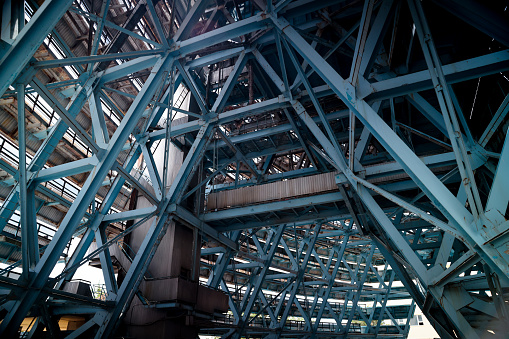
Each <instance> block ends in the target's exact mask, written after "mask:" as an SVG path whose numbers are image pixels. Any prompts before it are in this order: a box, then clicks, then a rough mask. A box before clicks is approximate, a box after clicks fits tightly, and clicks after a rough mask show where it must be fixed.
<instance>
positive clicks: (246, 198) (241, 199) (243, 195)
mask: <svg viewBox="0 0 509 339" xmlns="http://www.w3.org/2000/svg"><path fill="white" fill-rule="evenodd" d="M336 174H337V172H330V173H324V174H318V175H312V176H307V177H302V178H296V179H290V180H285V181H278V182H273V183H270V184H265V185H258V186H251V187H243V188H239V189H235V190H227V191H221V192H216V193H211V194H209V196H208V199H207V209H208V210H214V209H222V208H227V207H233V206H246V205H250V204H256V203H261V202H267V201H277V200H283V199H287V198H291V197H299V196H305V195H311V194H316V193H323V192H328V191H334V190H336V189H337V186H336V181H335V176H336Z"/></svg>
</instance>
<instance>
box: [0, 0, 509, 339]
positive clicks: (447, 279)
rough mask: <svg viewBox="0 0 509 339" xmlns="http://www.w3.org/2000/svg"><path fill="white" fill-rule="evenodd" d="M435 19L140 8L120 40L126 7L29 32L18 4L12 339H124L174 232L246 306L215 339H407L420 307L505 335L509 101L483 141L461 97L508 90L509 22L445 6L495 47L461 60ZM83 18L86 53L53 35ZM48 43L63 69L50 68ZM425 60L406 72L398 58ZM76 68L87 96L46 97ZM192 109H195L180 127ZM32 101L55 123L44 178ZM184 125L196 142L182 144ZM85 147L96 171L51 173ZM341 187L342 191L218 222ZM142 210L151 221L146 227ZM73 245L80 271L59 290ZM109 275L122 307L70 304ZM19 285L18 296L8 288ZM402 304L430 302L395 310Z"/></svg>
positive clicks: (9, 53) (445, 332) (371, 8)
mask: <svg viewBox="0 0 509 339" xmlns="http://www.w3.org/2000/svg"><path fill="white" fill-rule="evenodd" d="M434 2H435V1H425V2H421V1H417V0H407V1H404V0H400V1H398V0H383V1H377V2H376V1H372V0H366V1H364V2H363V3H357V2H353V3H351V2H349V1H316V0H315V1H308V0H303V1H288V0H281V1H277V2H275V3H273V2H271V1H268V2H266V1H265V0H256V1H231V2H230V1H226V2H224V3H214V2H211V1H207V0H197V1H195V2H191V3H190V4H189V5H187V4H186V3H185V2H180V1H175V3H172V2H171V1H157V0H154V1H152V0H147V1H144V0H142V1H139V2H137V3H136V5H133V7H132V8H129V9H130V11H129V15H128V16H125V23H123V24H119V22H118V21H115V22H117V23H115V22H114V21H112V20H110V19H109V17H108V16H107V14H108V13H110V16H111V14H112V13H114V12H113V11H114V8H115V9H116V8H119V6H120V7H121V6H127V5H126V4H124V5H122V4H121V3H120V2H118V3H117V1H114V0H104V1H102V2H101V1H99V3H100V6H99V7H97V4H96V6H95V7H94V5H93V4H94V2H93V1H92V2H89V1H69V0H46V1H45V2H44V3H43V4H42V6H41V7H40V8H38V9H37V10H35V9H36V5H35V4H32V3H31V2H27V6H29V7H30V8H32V9H33V10H34V14H33V15H32V16H31V19H30V20H29V21H28V23H27V24H26V25H25V23H24V20H23V19H22V18H24V16H23V15H22V14H20V13H25V10H26V9H25V8H24V6H19V5H16V4H17V2H14V1H5V2H4V5H3V6H4V8H3V9H4V10H3V13H5V14H3V19H2V32H1V33H2V45H0V58H1V59H0V68H1V70H2V71H1V72H0V96H1V98H2V100H10V98H13V99H15V105H17V112H18V113H17V119H18V131H17V144H16V145H14V146H15V147H16V148H17V149H18V151H19V154H18V155H19V163H17V164H15V165H12V164H9V163H8V162H6V161H4V162H2V163H1V164H0V167H1V168H2V170H3V171H5V172H7V173H8V174H10V175H11V177H10V178H9V179H7V180H4V181H3V185H4V186H5V187H8V188H9V190H10V193H8V194H7V195H6V197H5V200H4V202H3V204H2V206H1V208H0V231H2V230H3V232H4V233H5V232H7V230H8V229H9V227H12V226H11V224H12V222H13V220H14V219H13V218H15V217H16V216H17V214H16V213H17V212H16V211H17V210H18V209H19V211H20V213H19V215H20V220H19V229H20V230H21V232H20V237H19V242H20V246H19V249H20V252H21V260H19V261H17V262H16V263H13V264H12V265H11V266H9V267H8V268H6V269H3V270H2V271H1V272H2V273H1V275H0V285H1V286H2V287H1V290H0V291H1V293H2V299H1V305H0V310H1V313H0V314H1V316H2V317H3V320H2V322H1V324H0V334H1V335H2V336H5V337H13V336H15V335H16V334H17V332H18V329H19V326H20V324H21V323H22V321H23V320H24V319H25V318H27V317H32V318H33V319H34V323H33V326H32V327H31V329H30V331H29V332H28V333H27V336H28V337H31V336H37V335H41V333H42V331H43V330H44V329H46V330H47V331H48V332H49V333H50V335H51V336H54V337H58V336H60V334H59V332H60V330H59V326H58V319H59V318H60V317H61V316H62V315H70V314H75V315H76V314H79V315H84V316H85V317H86V319H87V321H86V322H85V323H84V324H83V325H81V327H79V328H78V329H76V330H74V331H73V332H69V333H67V332H66V333H65V334H66V335H67V337H69V338H74V337H78V336H80V335H88V336H95V337H96V338H102V337H103V338H107V337H111V336H112V335H114V333H115V331H116V330H117V328H118V327H119V325H120V324H121V322H122V319H123V316H124V315H125V313H126V311H127V310H128V308H129V305H130V302H131V300H132V299H133V298H134V297H135V296H136V297H140V298H142V296H140V295H139V293H138V288H139V285H140V283H141V281H142V280H143V279H145V275H146V274H148V273H147V267H148V265H149V263H150V261H151V259H152V258H153V256H154V255H155V253H156V250H157V248H158V245H159V243H160V241H161V239H162V237H163V236H164V235H165V233H166V230H167V228H168V226H169V224H170V222H172V221H178V222H180V223H183V224H185V225H187V226H189V227H191V228H194V229H197V230H198V231H199V232H200V233H201V234H202V236H203V237H204V239H205V245H204V247H203V248H202V250H201V271H200V276H201V277H202V278H203V279H207V286H210V287H211V288H215V289H220V290H222V291H223V292H225V293H226V294H227V295H228V298H229V306H230V312H229V313H228V315H227V317H226V318H225V317H220V318H217V317H216V318H214V319H213V320H212V321H210V322H209V323H207V326H204V327H203V328H201V330H200V331H201V332H202V333H212V334H215V335H222V336H223V337H225V338H227V337H228V338H241V337H244V336H250V337H264V338H278V337H297V336H299V337H336V336H338V337H351V336H356V335H359V336H363V337H368V336H373V337H375V336H377V335H381V334H382V333H387V334H389V335H391V336H392V337H406V336H407V335H408V331H409V320H410V318H411V317H412V316H413V312H414V307H415V305H417V306H418V307H420V308H421V309H422V311H423V312H424V314H426V316H427V317H428V319H429V320H430V321H431V323H432V324H433V326H434V327H435V329H436V331H437V332H438V333H439V335H440V336H441V337H443V338H481V337H485V336H487V335H492V334H493V335H499V336H500V335H502V336H503V335H504V333H507V332H508V327H507V326H508V323H509V322H508V320H509V308H508V307H509V306H508V305H507V302H508V300H509V299H508V290H507V289H508V288H509V251H508V249H509V238H508V235H509V221H507V218H508V214H507V213H508V202H509V182H508V179H507V176H506V175H505V174H506V173H507V171H508V168H507V167H508V163H509V146H507V143H508V141H507V140H509V139H507V138H505V135H504V133H506V131H507V129H506V125H507V119H506V116H507V112H508V111H509V105H508V100H509V99H508V98H509V96H507V95H506V94H505V92H504V88H502V92H503V93H504V98H503V99H502V100H499V101H497V104H496V105H497V109H496V111H495V113H494V114H493V117H489V119H487V120H489V121H486V122H484V124H483V126H482V127H483V130H484V132H483V133H482V134H481V136H480V137H479V136H477V135H475V134H474V133H473V132H471V129H472V128H473V126H472V123H471V122H469V121H467V119H466V116H468V114H467V112H464V111H465V110H466V109H467V106H466V105H465V100H464V99H463V98H462V97H461V96H460V94H461V95H462V96H464V95H465V93H466V92H465V90H464V87H461V85H462V84H469V81H470V80H471V79H481V78H483V77H486V78H487V79H489V80H490V81H493V82H495V80H494V79H495V78H494V77H495V76H499V77H501V79H502V77H503V76H504V73H503V72H505V71H507V70H508V69H509V50H507V49H506V48H507V47H508V44H507V43H508V42H507V34H504V32H509V25H508V24H507V22H508V21H507V20H505V19H504V17H503V14H501V13H502V11H503V8H500V9H499V12H497V11H496V10H495V9H494V6H488V5H487V6H484V5H481V4H479V3H477V2H475V1H466V2H457V1H455V2H454V3H455V5H454V6H452V5H448V4H444V3H442V2H440V1H436V3H437V4H438V6H442V7H444V8H443V9H441V11H442V12H443V13H442V15H444V16H450V17H451V18H452V17H457V19H455V20H457V21H458V22H460V23H461V24H459V25H463V26H461V27H467V28H468V32H474V31H475V32H477V33H476V35H475V36H474V37H473V38H472V39H474V40H475V39H478V40H479V41H483V43H484V41H485V40H486V39H487V40H490V39H491V38H489V39H488V38H486V36H482V37H479V36H481V33H479V32H482V34H485V35H487V36H490V37H493V38H494V39H495V40H496V41H495V42H493V46H494V47H493V48H492V49H491V51H488V50H486V51H484V52H483V51H481V50H480V51H477V52H476V53H470V54H468V55H469V56H468V57H467V58H465V57H464V56H463V55H459V54H458V55H459V56H458V55H452V56H451V55H449V54H447V53H446V52H444V51H443V49H441V48H439V45H438V43H436V42H437V41H440V43H443V40H440V39H441V38H442V36H441V34H440V33H437V32H435V31H434V27H433V24H434V22H433V21H432V19H431V18H435V15H436V14H434V13H433V11H432V10H436V9H437V8H439V7H438V6H437V5H435V4H432V3H434ZM96 3H97V1H96ZM90 4H92V5H90ZM131 5H132V4H131ZM168 5H169V6H168ZM115 6H117V7H115ZM423 6H424V8H423ZM168 15H170V20H168V18H167V17H168ZM9 17H12V18H18V19H17V20H10V21H9V20H6V18H9ZM20 18H21V19H20ZM61 18H62V19H61ZM69 18H81V19H80V20H82V21H83V22H87V25H88V26H87V27H89V39H88V44H87V47H88V49H87V51H86V53H85V54H78V55H75V54H74V53H73V51H72V50H71V49H70V48H69V46H68V45H67V44H66V42H65V41H64V40H65V39H64V38H63V37H61V36H60V35H59V33H58V30H57V28H56V27H55V26H56V25H57V23H58V22H59V20H61V21H62V22H64V21H65V22H69ZM486 18H489V22H486ZM73 20H74V21H76V19H73ZM7 21H8V22H9V23H8V24H7ZM430 26H431V27H430ZM398 27H399V29H400V30H404V29H407V28H408V30H411V31H412V34H411V35H410V36H406V35H405V34H407V33H408V32H405V33H404V34H403V33H398ZM410 28H411V29H410ZM398 34H401V35H398ZM48 35H51V37H52V39H54V41H56V42H54V43H55V44H57V45H58V46H60V47H59V48H60V49H61V51H62V55H63V56H62V57H57V56H55V58H50V59H49V60H38V59H36V52H37V51H38V50H39V48H40V46H41V45H42V46H48V44H49V43H48V41H47V37H48ZM404 35H405V36H404ZM403 36H404V37H403ZM398 39H400V40H401V44H400V43H399V42H398V41H399V40H398ZM444 39H445V38H444ZM483 39H484V40H483ZM45 40H46V42H45ZM128 42H129V44H131V45H130V46H137V48H131V49H127V48H126V47H125V46H127V44H128ZM474 42H477V40H475V41H474ZM407 43H408V46H406V47H405V52H404V53H403V52H402V51H401V49H402V47H401V46H398V45H403V44H407ZM407 47H408V48H407ZM83 53H84V52H83ZM398 53H399V54H398ZM403 54H404V56H403V57H402V55H403ZM398 58H399V59H398ZM111 61H115V62H114V63H113V64H112V66H109V65H110V62H111ZM108 66H109V67H108ZM403 66H404V67H403ZM64 67H67V68H66V70H67V72H70V71H69V69H71V67H73V68H72V69H74V70H75V71H76V72H77V74H78V76H77V77H76V78H75V79H70V80H65V81H64V80H63V81H61V82H53V83H51V82H49V81H46V80H44V79H45V78H44V77H42V76H41V74H46V73H44V72H45V71H46V70H53V69H59V70H63V69H64ZM506 79H507V78H506ZM479 81H480V80H479ZM118 83H124V84H127V86H130V87H129V88H130V90H128V91H123V90H122V87H120V86H117V84H118ZM478 86H479V84H478ZM504 86H505V85H504ZM502 87H503V86H502ZM131 89H132V90H131ZM183 91H184V93H186V94H184V95H187V93H188V92H189V93H190V94H189V95H191V96H192V100H191V101H192V103H193V105H194V106H195V107H193V108H189V109H188V110H187V109H183V108H181V106H180V103H181V102H182V100H183V99H182V97H180V95H182V92H183ZM69 92H71V95H69V94H68V93H69ZM31 93H35V94H36V95H37V97H38V98H41V99H42V100H44V102H45V103H46V104H47V105H48V106H49V107H51V109H52V110H53V111H54V112H55V113H56V114H58V116H59V119H58V121H56V122H54V123H48V124H47V125H48V126H47V130H45V131H44V135H43V136H42V137H41V139H43V141H42V142H41V143H40V145H39V146H38V148H37V149H36V152H35V154H33V156H31V158H30V159H28V161H27V157H26V154H28V153H29V152H28V149H27V145H28V144H29V141H30V140H32V139H33V138H34V135H35V134H33V133H32V132H30V131H28V130H27V124H26V121H27V119H28V117H27V113H28V112H29V111H30V107H29V106H30V105H32V104H30V105H29V98H31V97H29V95H31ZM122 98H123V99H124V101H125V102H127V103H128V104H127V106H126V107H124V108H122V107H120V105H119V104H118V103H119V102H120V100H121V99H122ZM12 102H13V103H14V100H13V101H12ZM106 108H107V109H108V110H109V111H110V112H107V111H106ZM33 111H34V110H33V109H32V113H31V114H35V113H33ZM168 111H169V112H168ZM175 112H178V113H179V114H182V115H184V116H186V117H187V120H186V122H184V123H180V124H172V123H171V121H172V120H173V119H172V115H173V114H174V113H175ZM112 116H117V117H118V118H117V120H118V123H116V124H115V123H114V121H115V120H114V119H113V118H112ZM410 117H412V118H410ZM411 119H414V120H415V121H416V123H415V124H414V125H413V124H412V121H413V120H411ZM69 133H72V136H73V140H79V147H81V148H80V149H81V151H80V152H81V153H79V154H80V156H79V157H78V158H76V159H74V161H70V162H67V163H63V164H58V165H56V166H55V165H53V163H52V162H51V156H52V154H54V152H56V151H57V150H58V149H59V147H61V145H62V144H63V143H65V142H67V143H68V142H69V141H68V140H69V139H68V135H69ZM38 135H40V134H38ZM159 143H162V144H161V146H159V147H163V146H162V145H164V147H165V159H166V160H168V156H169V155H168V154H169V148H170V143H171V144H172V145H173V146H171V147H177V148H178V149H180V150H182V151H183V152H185V154H186V156H185V159H184V161H183V164H182V166H181V167H180V169H179V171H178V174H177V175H176V177H175V179H174V180H173V181H172V182H171V183H167V182H166V177H167V173H166V172H165V171H167V169H166V165H165V169H164V170H163V173H161V171H159V170H158V169H157V165H156V159H154V156H153V154H152V152H153V149H154V147H155V146H157V145H158V144H159ZM73 145H74V144H73ZM74 146H75V145H74ZM75 147H76V149H77V147H78V146H75ZM170 161H171V159H170ZM140 163H141V164H142V165H141V166H140ZM143 168H146V169H147V172H148V174H149V177H150V178H149V180H150V183H151V186H152V187H148V186H147V184H146V182H147V181H144V180H142V179H141V178H140V176H139V170H140V169H141V171H143ZM332 172H334V173H335V175H334V179H332V188H330V189H328V190H326V191H319V190H315V191H313V190H312V187H308V188H310V189H311V191H309V192H307V191H306V192H305V193H301V194H292V193H289V192H287V193H285V194H286V195H284V196H283V197H281V196H280V197H276V198H271V197H270V196H264V197H263V198H259V197H258V198H256V199H258V200H256V201H255V200H253V201H249V202H248V203H241V202H236V201H233V202H232V201H230V202H228V203H225V204H223V205H220V204H219V203H218V202H217V199H219V198H218V197H221V194H223V196H224V197H226V196H227V195H228V194H230V195H232V196H233V195H234V194H237V193H238V192H244V193H246V192H248V193H249V192H254V191H253V190H254V189H256V187H269V185H272V184H274V183H278V182H280V183H285V182H286V183H288V184H289V185H290V182H292V183H297V184H298V183H299V182H300V181H292V180H301V179H305V178H308V179H309V178H311V177H313V176H317V175H324V174H327V173H332ZM78 175H85V178H86V179H84V180H83V181H82V182H81V183H80V185H79V191H78V192H77V193H76V196H74V197H72V199H69V198H68V196H65V195H64V193H63V191H64V190H63V189H62V193H61V194H56V193H55V192H54V191H52V190H51V189H49V188H48V187H49V186H48V185H49V184H52V183H55V182H57V181H58V180H62V179H63V178H73V177H76V176H78ZM9 180H10V181H9ZM310 180H311V179H310ZM191 182H192V184H190V183H191ZM303 182H304V181H302V182H300V183H301V184H302V183H303ZM302 185H304V184H302ZM270 187H276V186H275V185H273V186H270ZM242 190H244V191H242ZM250 190H251V191H250ZM133 191H137V192H138V193H139V194H140V195H142V196H143V197H145V198H146V199H147V201H148V202H149V203H150V207H146V208H136V204H135V203H134V202H133V201H134V200H133V199H134V198H133V197H134V195H135V194H132V192H133ZM235 192H237V193H235ZM130 194H132V195H131V202H133V203H132V204H131V205H132V206H131V208H129V209H127V208H126V209H124V210H122V209H120V208H119V207H118V206H119V204H118V201H119V199H120V198H119V197H121V196H124V197H125V196H129V195H130ZM41 197H45V198H44V199H42V198H41ZM250 198H253V197H250ZM281 198H284V199H281ZM214 199H216V200H214ZM253 199H254V198H253ZM189 201H199V203H197V204H194V205H192V204H189ZM126 203H127V199H126ZM55 204H58V205H61V206H63V207H64V208H65V215H64V216H63V218H62V220H60V221H59V223H58V230H57V231H56V233H55V234H54V235H53V236H52V238H51V239H50V240H48V241H47V243H46V244H45V246H42V245H40V241H41V240H40V233H38V230H39V231H40V226H38V223H40V222H41V218H42V217H41V213H42V211H41V208H50V207H52V206H54V205H55ZM189 206H194V207H193V208H191V207H189ZM213 206H215V207H213ZM191 209H193V210H192V211H191ZM144 222H150V228H149V230H148V233H147V235H146V237H145V238H144V240H143V242H142V244H141V246H140V248H139V249H137V251H136V253H134V254H133V256H132V258H131V260H130V262H129V267H128V268H127V269H126V274H125V277H124V279H123V280H122V281H121V282H120V281H117V279H116V277H115V268H114V267H113V265H112V259H111V252H112V251H113V250H114V247H115V246H117V243H119V242H120V243H121V242H122V239H123V238H124V237H125V236H126V235H127V234H129V233H131V232H132V231H133V230H134V229H135V228H137V227H138V226H140V225H141V224H142V223H144ZM112 228H115V229H116V230H117V231H116V232H112V231H111V229H112ZM5 234H7V233H5ZM77 236H79V238H80V241H79V245H78V246H77V248H76V249H75V250H74V252H73V253H71V254H70V256H69V257H68V258H67V260H66V268H65V269H64V271H63V272H62V273H61V274H59V275H58V276H57V277H52V278H50V275H51V272H52V270H53V268H54V267H55V265H56V263H57V262H58V261H59V260H60V259H61V257H62V255H63V254H64V252H65V251H66V249H67V248H68V247H69V243H70V241H71V240H72V239H73V238H74V237H77ZM92 244H93V245H94V246H96V247H93V248H96V250H89V249H90V248H92V247H91V246H92ZM95 256H99V260H100V263H101V267H102V271H103V274H104V280H105V284H106V293H107V296H106V298H105V299H104V300H98V299H93V298H90V297H85V296H82V295H77V294H74V293H70V292H68V291H66V290H65V286H66V285H67V284H68V283H69V282H70V281H71V280H72V278H73V274H74V273H75V272H76V270H77V269H78V267H79V266H81V265H83V264H85V263H87V262H89V260H90V259H92V258H93V257H95ZM17 267H21V272H22V273H21V275H20V276H19V277H18V278H15V277H12V276H9V275H8V273H12V272H14V271H15V268H17ZM399 284H402V286H403V287H404V288H401V286H400V285H399ZM403 299H406V300H409V299H412V300H413V301H412V302H411V303H410V302H407V304H405V306H401V307H395V306H392V305H390V301H394V300H403ZM366 305H369V306H366ZM295 319H298V320H295ZM361 322H362V323H363V326H362V327H361V326H359V324H360V323H361Z"/></svg>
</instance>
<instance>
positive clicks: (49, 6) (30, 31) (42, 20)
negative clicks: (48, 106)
mask: <svg viewBox="0 0 509 339" xmlns="http://www.w3.org/2000/svg"><path fill="white" fill-rule="evenodd" d="M72 3H73V1H72V0H52V1H45V2H44V3H43V4H42V6H41V7H40V8H39V9H38V10H37V12H35V14H34V16H33V17H32V19H31V20H30V21H29V22H28V24H27V25H26V26H25V27H24V28H23V29H22V30H21V32H20V33H19V34H18V35H17V36H16V38H15V39H14V42H13V43H12V45H11V46H10V47H9V49H8V50H7V52H6V53H5V54H4V55H3V56H2V58H1V59H0V69H2V72H1V74H0V96H2V95H3V94H4V93H5V91H6V90H7V89H8V88H9V86H10V85H11V84H12V83H14V81H15V80H16V78H17V77H18V76H19V75H20V73H21V71H22V70H23V68H24V67H25V66H26V64H27V63H28V62H29V61H30V59H31V58H32V55H33V54H34V53H35V51H37V49H38V48H39V46H40V45H41V44H42V42H43V41H44V39H45V38H46V36H47V35H48V34H49V32H50V31H51V30H52V29H53V27H54V26H55V24H56V23H57V22H58V20H60V18H61V17H62V16H63V15H64V13H65V12H66V11H67V8H69V6H70V5H71V4H72Z"/></svg>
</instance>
